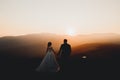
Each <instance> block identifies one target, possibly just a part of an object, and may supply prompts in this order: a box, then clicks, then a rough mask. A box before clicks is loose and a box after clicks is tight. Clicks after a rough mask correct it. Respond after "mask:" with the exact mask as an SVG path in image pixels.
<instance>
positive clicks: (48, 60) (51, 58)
mask: <svg viewBox="0 0 120 80" xmlns="http://www.w3.org/2000/svg"><path fill="white" fill-rule="evenodd" d="M59 70H60V68H59V65H58V63H57V60H56V57H55V51H54V50H53V48H52V43H51V42H48V46H47V50H46V55H45V57H44V58H43V60H42V62H41V64H40V66H39V67H38V68H37V69H36V71H38V72H58V71H59Z"/></svg>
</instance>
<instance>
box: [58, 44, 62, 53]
mask: <svg viewBox="0 0 120 80" xmlns="http://www.w3.org/2000/svg"><path fill="white" fill-rule="evenodd" d="M61 50H62V45H61V46H60V49H59V52H58V55H60V54H61Z"/></svg>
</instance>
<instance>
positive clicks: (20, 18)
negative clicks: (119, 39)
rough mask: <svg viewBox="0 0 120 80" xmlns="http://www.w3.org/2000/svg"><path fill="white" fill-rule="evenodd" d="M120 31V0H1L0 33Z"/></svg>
mask: <svg viewBox="0 0 120 80" xmlns="http://www.w3.org/2000/svg"><path fill="white" fill-rule="evenodd" d="M42 32H47V33H56V34H91V33H120V0H0V36H8V35H21V34H31V33H42Z"/></svg>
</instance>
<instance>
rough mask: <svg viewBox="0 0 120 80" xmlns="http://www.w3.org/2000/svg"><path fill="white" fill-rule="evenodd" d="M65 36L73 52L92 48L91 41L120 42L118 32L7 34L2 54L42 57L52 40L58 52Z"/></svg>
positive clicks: (0, 42)
mask: <svg viewBox="0 0 120 80" xmlns="http://www.w3.org/2000/svg"><path fill="white" fill-rule="evenodd" d="M64 38H67V39H68V42H69V43H70V44H71V46H72V49H73V54H75V53H78V52H76V51H75V49H77V51H82V50H85V51H87V50H88V49H90V50H91V48H93V47H91V46H88V44H89V43H91V44H89V45H92V46H93V44H92V43H112V44H119V43H120V36H119V35H118V34H91V35H77V36H67V35H56V34H50V33H41V34H28V35H21V36H6V37H1V38H0V55H16V56H27V57H41V56H44V55H45V51H46V47H47V42H49V41H51V42H52V43H53V48H54V49H55V51H56V52H58V49H59V47H60V45H61V44H62V43H63V39H64ZM85 45H87V46H88V47H84V46H85ZM109 46H110V45H109ZM83 47H84V49H83ZM95 48H96V47H95ZM88 52H89V51H88ZM91 54H92V53H91Z"/></svg>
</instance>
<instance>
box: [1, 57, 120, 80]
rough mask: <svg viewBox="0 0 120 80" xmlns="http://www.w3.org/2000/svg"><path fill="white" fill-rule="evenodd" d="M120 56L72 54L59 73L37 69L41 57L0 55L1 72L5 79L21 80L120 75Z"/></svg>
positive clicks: (102, 77)
mask: <svg viewBox="0 0 120 80" xmlns="http://www.w3.org/2000/svg"><path fill="white" fill-rule="evenodd" d="M119 61H120V58H118V56H116V58H115V57H113V58H93V57H89V56H87V58H82V55H81V56H80V55H79V56H78V55H76V56H72V57H71V58H70V61H69V62H68V63H67V64H66V66H65V69H64V70H63V71H60V72H58V73H39V72H36V71H35V69H36V68H37V67H38V66H39V64H40V62H41V59H39V58H25V57H24V58H23V57H15V56H7V55H1V56H0V73H1V75H0V76H1V77H0V78H3V79H16V80H18V79H20V80H25V79H26V80H30V79H32V80H36V79H39V80H48V79H49V80H68V79H72V80H76V79H79V80H80V79H88V78H89V79H93V78H96V79H103V80H104V79H105V77H107V78H114V80H115V78H118V77H119V70H120V69H119V68H120V66H119V64H120V62H119Z"/></svg>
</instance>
